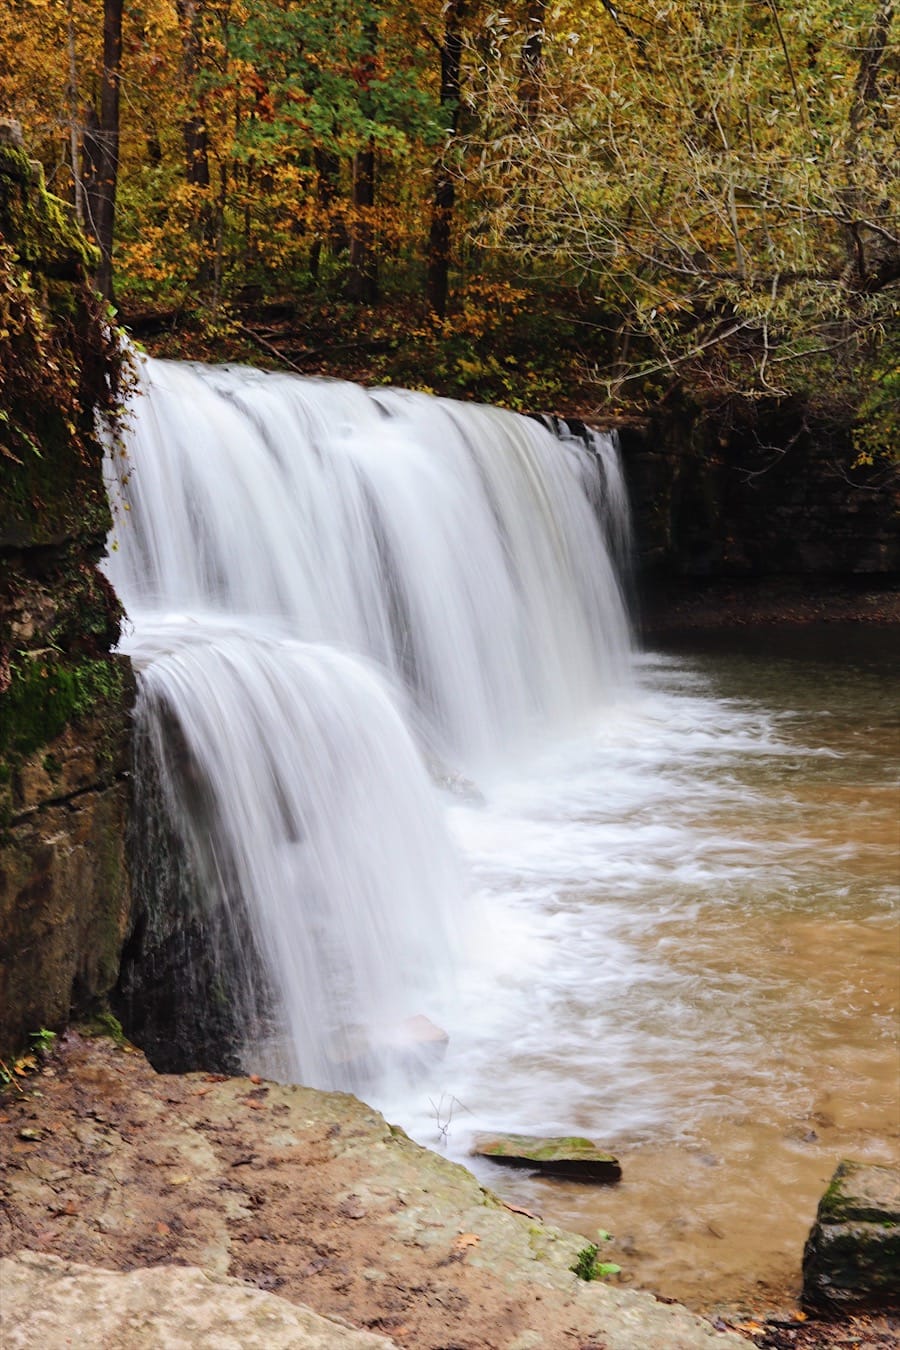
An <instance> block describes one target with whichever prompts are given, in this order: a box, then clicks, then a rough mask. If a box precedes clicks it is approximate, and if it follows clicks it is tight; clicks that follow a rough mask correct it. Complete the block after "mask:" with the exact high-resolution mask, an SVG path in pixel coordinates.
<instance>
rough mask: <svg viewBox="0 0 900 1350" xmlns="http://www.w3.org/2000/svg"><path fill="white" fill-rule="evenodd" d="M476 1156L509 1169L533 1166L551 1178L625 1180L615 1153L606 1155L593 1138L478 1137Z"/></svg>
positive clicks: (473, 1149)
mask: <svg viewBox="0 0 900 1350" xmlns="http://www.w3.org/2000/svg"><path fill="white" fill-rule="evenodd" d="M472 1152H473V1153H474V1154H475V1156H476V1157H479V1158H489V1159H490V1161H491V1162H495V1163H503V1164H504V1165H505V1166H506V1167H530V1168H531V1169H532V1170H533V1171H535V1172H545V1173H546V1174H547V1175H548V1176H556V1177H567V1178H568V1179H569V1180H570V1181H594V1182H603V1183H607V1184H608V1183H610V1182H615V1181H621V1179H622V1168H621V1167H620V1166H619V1161H618V1159H617V1158H614V1157H613V1156H612V1154H611V1153H603V1152H601V1150H600V1149H598V1148H597V1145H596V1144H593V1143H591V1141H590V1139H580V1138H578V1137H577V1136H567V1137H564V1138H541V1137H539V1136H536V1135H531V1134H476V1135H475V1137H474V1139H473V1140H472Z"/></svg>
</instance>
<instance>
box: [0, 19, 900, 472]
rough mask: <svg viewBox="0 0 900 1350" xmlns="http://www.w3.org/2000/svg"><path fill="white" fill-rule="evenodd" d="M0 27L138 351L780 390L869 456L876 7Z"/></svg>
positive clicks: (893, 219)
mask: <svg viewBox="0 0 900 1350" xmlns="http://www.w3.org/2000/svg"><path fill="white" fill-rule="evenodd" d="M0 12H2V23H3V29H4V34H5V40H4V44H3V52H2V54H0V112H3V113H5V114H7V115H9V116H13V117H15V118H16V119H18V120H19V121H20V122H21V123H22V125H23V128H24V134H25V139H26V143H27V146H28V149H29V153H31V154H32V155H33V156H36V157H38V158H39V159H40V161H41V162H42V164H43V167H44V171H45V175H46V179H47V183H48V186H49V187H50V190H51V191H52V192H53V193H55V194H56V195H58V196H59V197H62V198H64V199H65V200H67V201H68V202H69V203H70V204H71V206H72V208H73V209H74V211H75V213H76V214H77V217H78V219H79V220H80V221H81V222H82V224H83V226H84V229H85V231H86V233H87V234H88V236H89V237H90V238H92V239H93V240H94V242H95V244H96V246H97V248H98V251H99V252H98V268H97V277H96V281H97V286H98V289H99V290H100V292H101V294H102V295H103V296H105V297H106V298H107V299H108V300H109V301H110V302H111V303H112V304H113V305H114V306H115V310H116V313H117V315H118V318H119V321H120V322H121V323H123V324H124V325H125V326H126V327H127V328H131V329H133V331H134V333H135V335H136V336H137V337H138V338H143V339H144V340H145V341H146V342H147V344H148V345H149V346H151V347H152V349H153V350H155V351H160V352H164V353H167V354H172V355H192V356H202V355H229V356H231V355H237V356H241V357H244V358H246V357H249V358H250V359H255V360H261V361H263V362H266V361H269V362H271V361H275V360H277V361H279V362H281V363H282V364H285V365H287V366H289V367H293V368H295V369H298V370H302V371H304V372H307V371H310V372H312V371H328V372H331V373H348V374H351V375H353V374H358V375H360V376H361V377H363V378H366V379H368V380H370V381H375V382H394V383H406V384H411V385H415V386H417V387H419V388H431V389H435V390H438V391H440V392H452V393H455V394H458V395H462V396H464V397H465V396H469V397H477V398H484V399H491V400H495V401H498V402H501V403H505V404H507V405H508V406H512V407H519V408H531V409H535V408H556V409H562V408H569V409H572V408H576V409H579V410H585V411H587V412H590V413H591V414H592V415H597V414H598V413H599V414H602V415H604V416H607V417H613V416H614V415H616V414H617V413H621V412H627V411H629V410H634V409H639V408H640V407H642V406H647V405H648V404H651V403H655V404H659V403H660V402H661V401H665V400H669V401H676V400H678V399H685V398H687V399H690V400H694V401H700V402H703V401H704V400H706V401H707V402H708V401H709V400H713V401H719V402H721V401H722V400H727V399H730V398H734V397H740V398H742V399H745V400H746V399H750V400H753V399H758V398H763V397H764V398H776V399H778V398H783V397H786V396H788V395H800V396H802V397H805V398H808V399H810V400H812V401H813V402H816V403H818V404H820V405H822V406H825V405H827V406H828V407H829V408H830V409H831V410H832V412H833V414H834V415H835V416H836V417H837V418H839V419H840V420H841V421H842V422H843V423H844V424H845V425H846V424H849V425H851V426H852V427H853V428H854V434H855V436H856V443H857V449H858V453H859V457H860V459H861V460H862V461H863V462H867V461H871V459H872V457H877V456H879V455H883V454H891V453H892V452H893V448H894V446H895V445H896V441H897V430H898V420H900V414H898V412H897V408H898V404H900V374H898V354H900V340H898V327H897V316H898V297H900V289H898V282H900V193H898V183H900V153H898V148H900V147H898V124H900V123H898V111H900V60H898V53H897V48H896V45H895V43H894V41H893V39H894V32H893V29H894V5H893V0H852V3H850V4H846V3H842V4H838V3H837V0H797V3H795V4H793V5H791V6H790V7H787V8H783V7H782V6H781V4H780V3H779V0H649V3H647V4H644V5H641V6H638V7H635V8H619V6H618V5H617V4H615V3H613V0H595V3H586V0H560V2H559V3H553V2H552V0H511V2H510V3H508V4H502V5H496V4H490V3H485V2H484V0H445V2H444V3H443V4H441V3H438V0H425V2H424V3H417V4H412V3H410V2H409V0H320V3H319V4H316V5H309V4H305V3H297V0H253V3H250V0H220V2H218V3H213V2H209V3H207V2H205V0H104V3H103V4H101V3H100V0H0ZM4 265H5V266H8V259H7V261H6V263H5V264H4Z"/></svg>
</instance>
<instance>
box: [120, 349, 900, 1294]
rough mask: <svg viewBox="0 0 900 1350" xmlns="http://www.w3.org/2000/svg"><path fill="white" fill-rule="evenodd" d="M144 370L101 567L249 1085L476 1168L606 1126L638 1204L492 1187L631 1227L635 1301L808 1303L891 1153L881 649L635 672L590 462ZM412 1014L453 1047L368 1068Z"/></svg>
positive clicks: (406, 418) (387, 400)
mask: <svg viewBox="0 0 900 1350" xmlns="http://www.w3.org/2000/svg"><path fill="white" fill-rule="evenodd" d="M144 386H145V388H144V393H143V394H142V395H141V396H140V397H139V398H138V400H137V401H136V405H135V410H134V418H133V427H132V433H131V435H130V437H129V441H128V445H127V447H126V453H125V456H124V457H122V456H119V457H117V459H116V463H115V465H114V466H113V465H111V466H110V471H109V483H110V494H111V498H112V501H113V505H114V510H115V518H116V528H115V532H114V536H113V538H112V540H111V553H110V558H109V561H108V569H109V573H110V576H111V577H112V579H113V581H114V583H115V585H116V587H117V589H118V591H119V593H120V595H121V596H122V598H123V600H124V603H125V605H126V608H127V610H128V614H129V617H130V626H129V632H128V635H127V637H126V639H125V641H124V643H123V645H124V647H125V649H126V650H128V651H129V652H130V653H131V654H132V656H133V658H134V660H135V663H136V665H137V668H138V670H139V673H140V697H139V709H138V714H139V717H140V720H141V723H142V726H143V728H144V731H145V743H146V744H148V745H150V746H152V748H153V752H154V755H155V758H156V760H157V761H158V762H159V764H160V765H161V768H162V778H163V784H162V785H163V789H164V792H165V793H166V795H167V797H168V806H169V812H170V813H172V814H174V815H175V816H176V818H177V819H179V820H180V821H181V822H182V824H183V828H184V832H185V838H186V842H187V845H188V848H189V850H190V851H191V852H192V853H193V855H194V857H195V859H196V870H197V874H198V876H199V877H200V879H201V882H202V886H203V888H204V891H205V894H206V897H207V901H208V903H209V905H210V908H211V910H212V921H213V926H215V924H219V925H220V926H221V927H222V929H223V930H224V929H228V928H229V927H230V925H232V924H234V927H235V931H236V932H237V933H238V934H239V935H240V934H241V933H242V932H243V928H242V925H241V922H240V915H242V914H243V913H244V911H245V909H246V910H249V913H250V917H251V923H252V927H253V933H254V941H255V945H256V948H257V950H258V952H259V954H260V956H261V958H262V962H263V964H264V966H265V967H266V969H267V971H268V977H267V979H266V981H265V984H266V991H265V993H266V995H267V996H271V995H272V994H273V989H274V1006H272V1007H269V1006H268V1005H266V1006H265V1007H264V1009H263V1012H264V1014H266V1016H264V1017H263V1023H264V1024H262V1025H261V1023H260V1018H259V1017H258V1016H257V1015H256V1014H258V1013H259V1011H260V1008H259V1004H258V1002H257V1001H255V999H254V997H253V996H252V994H251V996H250V997H248V999H247V1004H248V1008H247V1013H248V1021H247V1038H248V1044H247V1049H246V1062H247V1066H248V1068H252V1069H258V1070H260V1071H263V1072H272V1073H275V1074H276V1075H281V1076H284V1077H286V1078H294V1079H299V1080H301V1081H306V1082H310V1083H314V1084H317V1085H321V1086H338V1087H343V1086H346V1087H351V1088H353V1089H354V1090H358V1091H360V1092H362V1094H363V1095H364V1096H365V1097H366V1098H367V1099H368V1100H370V1101H373V1102H374V1103H375V1104H376V1105H378V1106H380V1107H381V1108H382V1109H383V1110H384V1111H385V1112H386V1113H387V1114H388V1116H389V1118H390V1119H392V1120H396V1121H399V1122H400V1123H402V1124H403V1125H404V1126H406V1128H407V1129H409V1130H410V1131H411V1132H412V1133H414V1134H415V1136H416V1137H417V1138H419V1139H420V1140H421V1141H422V1142H425V1143H430V1144H433V1145H437V1146H441V1147H446V1148H448V1149H449V1151H450V1152H451V1153H453V1154H454V1155H456V1156H458V1157H461V1158H466V1154H467V1149H468V1144H469V1138H470V1135H471V1132H472V1130H474V1129H476V1128H482V1127H485V1128H498V1129H506V1130H520V1131H523V1132H534V1133H541V1132H557V1131H561V1132H565V1133H571V1132H572V1131H578V1132H581V1133H585V1134H588V1135H591V1136H593V1137H596V1138H598V1139H600V1140H602V1141H604V1142H606V1143H608V1144H610V1145H611V1146H613V1147H615V1148H616V1150H617V1151H618V1152H619V1153H620V1156H621V1157H622V1161H623V1166H624V1169H625V1183H624V1184H623V1185H622V1186H621V1187H617V1188H615V1189H614V1190H613V1191H609V1190H607V1189H605V1188H604V1189H603V1190H601V1191H599V1192H598V1191H594V1190H590V1191H589V1192H588V1191H586V1190H585V1188H581V1189H580V1190H579V1189H578V1188H567V1187H565V1186H564V1185H562V1184H559V1183H557V1184H556V1185H554V1187H553V1188H552V1192H551V1191H550V1190H549V1189H547V1186H546V1183H543V1184H542V1183H540V1182H537V1181H529V1180H527V1179H523V1178H521V1177H519V1176H516V1177H515V1178H514V1179H512V1180H508V1179H507V1178H506V1176H505V1175H504V1174H503V1173H497V1172H491V1171H490V1169H489V1166H488V1165H487V1164H484V1168H485V1173H484V1175H485V1179H486V1180H487V1181H488V1182H489V1183H490V1184H491V1185H493V1186H495V1187H500V1186H502V1187H503V1188H504V1192H505V1193H506V1194H508V1195H510V1196H511V1197H512V1198H513V1200H514V1201H515V1202H516V1203H520V1204H523V1205H525V1206H526V1207H527V1208H529V1209H535V1208H539V1209H540V1210H541V1211H542V1212H543V1213H544V1214H545V1216H546V1217H548V1218H551V1219H554V1220H555V1221H557V1222H562V1223H565V1224H567V1225H569V1226H573V1227H576V1228H578V1229H579V1231H582V1232H585V1233H587V1234H593V1233H594V1232H595V1231H596V1228H597V1227H598V1226H599V1227H603V1228H609V1229H612V1230H614V1232H615V1234H616V1239H615V1242H614V1244H613V1251H612V1254H613V1255H614V1257H615V1259H616V1260H618V1261H620V1262H621V1264H622V1265H623V1267H624V1268H625V1271H626V1274H625V1276H623V1278H632V1279H638V1280H640V1281H641V1282H643V1283H645V1284H649V1285H650V1286H651V1287H654V1288H657V1289H660V1290H662V1291H663V1292H666V1293H668V1294H672V1295H675V1296H678V1297H681V1298H687V1299H689V1300H691V1301H693V1302H695V1303H697V1304H698V1306H701V1307H705V1306H708V1304H709V1301H710V1300H714V1299H715V1298H716V1297H717V1291H718V1292H724V1291H726V1290H730V1291H731V1293H732V1295H733V1296H739V1297H740V1298H743V1297H744V1296H745V1292H746V1289H747V1287H748V1282H749V1283H750V1285H751V1286H752V1294H753V1298H758V1297H759V1289H758V1287H757V1285H756V1283H755V1281H756V1279H757V1277H758V1276H760V1275H762V1277H763V1278H764V1279H765V1280H766V1281H767V1282H768V1284H769V1286H770V1288H771V1290H772V1291H773V1292H772V1297H773V1299H774V1302H775V1305H776V1306H782V1300H783V1298H784V1297H785V1293H784V1288H785V1280H786V1279H787V1281H788V1286H789V1285H790V1283H791V1282H792V1281H795V1280H796V1276H797V1266H798V1263H799V1253H800V1251H801V1250H802V1244H803V1237H804V1234H805V1229H806V1227H807V1226H808V1223H809V1221H810V1220H811V1217H812V1214H813V1212H814V1209H815V1204H816V1200H817V1198H818V1195H819V1194H820V1192H821V1190H822V1187H823V1185H824V1183H825V1181H826V1180H827V1177H828V1175H829V1173H830V1171H831V1170H832V1168H833V1166H834V1164H835V1162H836V1161H837V1159H838V1158H839V1157H841V1156H853V1157H859V1158H869V1159H871V1160H872V1161H888V1160H889V1159H890V1158H891V1156H892V1144H891V1139H892V1137H896V1126H897V1110H898V1099H897V1085H896V1062H897V1061H896V1027H897V1021H896V1017H897V1013H896V995H897V987H896V970H897V954H898V947H897V928H896V903H897V898H898V897H897V886H896V848H897V800H898V798H897V785H896V777H897V775H896V766H897V757H898V753H900V740H898V737H900V726H898V724H897V722H896V717H892V710H891V701H890V698H891V696H890V692H889V691H890V685H889V682H888V678H887V677H886V667H885V666H884V665H883V664H882V663H880V661H879V662H876V663H875V664H874V665H872V666H871V668H869V666H868V665H867V663H866V661H865V660H864V659H863V658H862V657H861V656H860V655H859V652H858V647H859V635H858V634H854V635H852V637H851V638H849V639H844V645H845V647H846V651H845V652H844V654H843V657H842V662H841V663H839V662H837V661H835V660H834V659H833V658H831V657H829V660H828V661H827V662H824V663H823V661H822V660H821V659H817V660H807V659H804V660H803V661H798V660H796V659H795V657H794V656H791V655H790V653H788V655H787V656H785V655H783V654H782V655H779V653H778V652H776V651H773V650H770V647H771V644H770V641H769V639H766V640H765V641H763V640H760V642H759V643H758V645H757V648H756V650H755V651H754V652H753V659H752V660H751V661H748V660H746V659H743V658H742V659H741V660H739V661H737V663H736V664H734V665H730V664H729V663H728V662H727V661H726V662H722V661H720V662H719V663H718V664H716V663H715V662H712V663H710V662H709V661H707V662H705V663H704V662H700V663H697V662H696V661H693V660H688V661H685V660H683V659H680V658H674V657H661V656H638V657H635V656H634V655H633V654H631V653H630V651H629V643H628V635H627V625H626V621H625V616H624V612H623V607H622V602H621V598H620V595H619V589H618V585H617V582H616V580H615V577H614V575H613V570H612V566H611V563H610V561H609V559H610V556H615V557H621V556H622V553H623V551H624V546H625V537H626V535H627V522H626V521H625V518H624V515H623V513H622V509H621V508H622V491H621V480H620V478H619V477H618V471H617V468H616V464H615V456H614V450H613V447H612V445H611V444H610V443H608V442H606V441H604V440H599V441H598V443H597V444H596V446H595V450H596V452H597V454H596V455H589V454H587V453H586V452H585V451H584V449H583V448H582V447H581V446H580V445H578V444H577V443H563V444H560V443H559V442H558V441H556V440H554V439H553V438H552V437H551V436H550V435H549V434H548V433H546V432H545V431H544V430H543V429H542V428H541V427H539V426H538V425H537V424H535V423H534V422H531V421H526V420H524V419H520V418H515V417H512V416H510V415H508V414H502V413H499V412H497V411H494V410H490V409H482V408H474V407H462V406H460V405H455V404H451V403H446V402H441V401H437V400H433V399H427V398H425V397H423V396H417V395H410V394H404V393H402V392H398V391H379V392H378V393H376V394H374V395H367V394H365V393H364V392H363V391H361V390H359V389H357V388H355V387H353V386H349V385H343V384H338V383H328V382H322V381H312V380H294V379H290V378H285V377H276V376H264V375H261V374H258V373H254V372H249V371H229V370H212V369H203V368H199V367H197V368H195V367H188V366H180V365H169V364H160V363H156V362H149V363H147V366H146V369H145V373H144ZM829 645H830V647H832V648H833V647H834V639H833V638H831V641H830V644H829ZM851 662H852V664H851ZM844 666H846V667H847V668H846V670H845V669H844ZM710 672H712V673H710ZM139 743H141V742H140V741H139ZM466 779H471V780H474V781H475V783H476V784H477V786H478V788H479V789H480V790H481V793H482V794H483V799H482V800H473V799H471V797H467V796H466V795H465V792H466V781H465V780H466ZM441 783H443V784H444V785H445V786H444V787H443V788H442V787H441V786H440V784H441ZM447 787H449V788H450V789H453V790H452V791H448V790H445V788H447ZM160 872H161V881H162V880H163V879H164V878H165V876H166V872H165V869H163V868H161V869H160ZM254 977H255V976H254V970H253V968H252V962H251V963H249V966H248V978H254ZM264 1002H265V1000H263V1003H264ZM417 1014H426V1015H427V1016H429V1017H430V1018H431V1019H432V1020H433V1021H434V1022H435V1023H437V1024H439V1025H440V1026H442V1027H444V1028H445V1029H446V1030H447V1032H448V1033H449V1037H450V1041H449V1048H448V1051H447V1054H446V1057H445V1058H444V1059H443V1060H442V1061H440V1062H438V1063H432V1064H431V1065H428V1064H426V1063H419V1064H418V1065H417V1066H416V1067H417V1069H418V1073H417V1075H414V1076H411V1075H410V1073H409V1062H408V1056H407V1057H406V1058H405V1059H404V1061H403V1063H402V1064H401V1065H400V1066H399V1067H397V1062H396V1061H397V1056H396V1053H391V1052H389V1051H384V1053H381V1054H379V1055H375V1056H369V1057H366V1056H362V1057H360V1055H359V1047H360V1044H361V1040H360V1038H361V1036H366V1037H370V1038H373V1039H374V1040H375V1041H376V1043H377V1044H379V1045H381V1046H382V1047H384V1046H386V1045H387V1044H388V1043H390V1042H394V1041H396V1039H397V1033H396V1027H397V1024H398V1023H402V1022H403V1021H404V1020H405V1019H407V1018H409V1017H411V1016H415V1015H417ZM466 1160H467V1161H469V1162H470V1164H471V1160H470V1159H467V1158H466ZM475 1165H476V1166H477V1165H478V1164H475ZM748 1215H752V1216H753V1223H752V1224H751V1225H750V1228H749V1230H748ZM619 1241H621V1246H619V1247H616V1245H615V1243H616V1242H619ZM753 1306H756V1305H755V1304H753Z"/></svg>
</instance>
